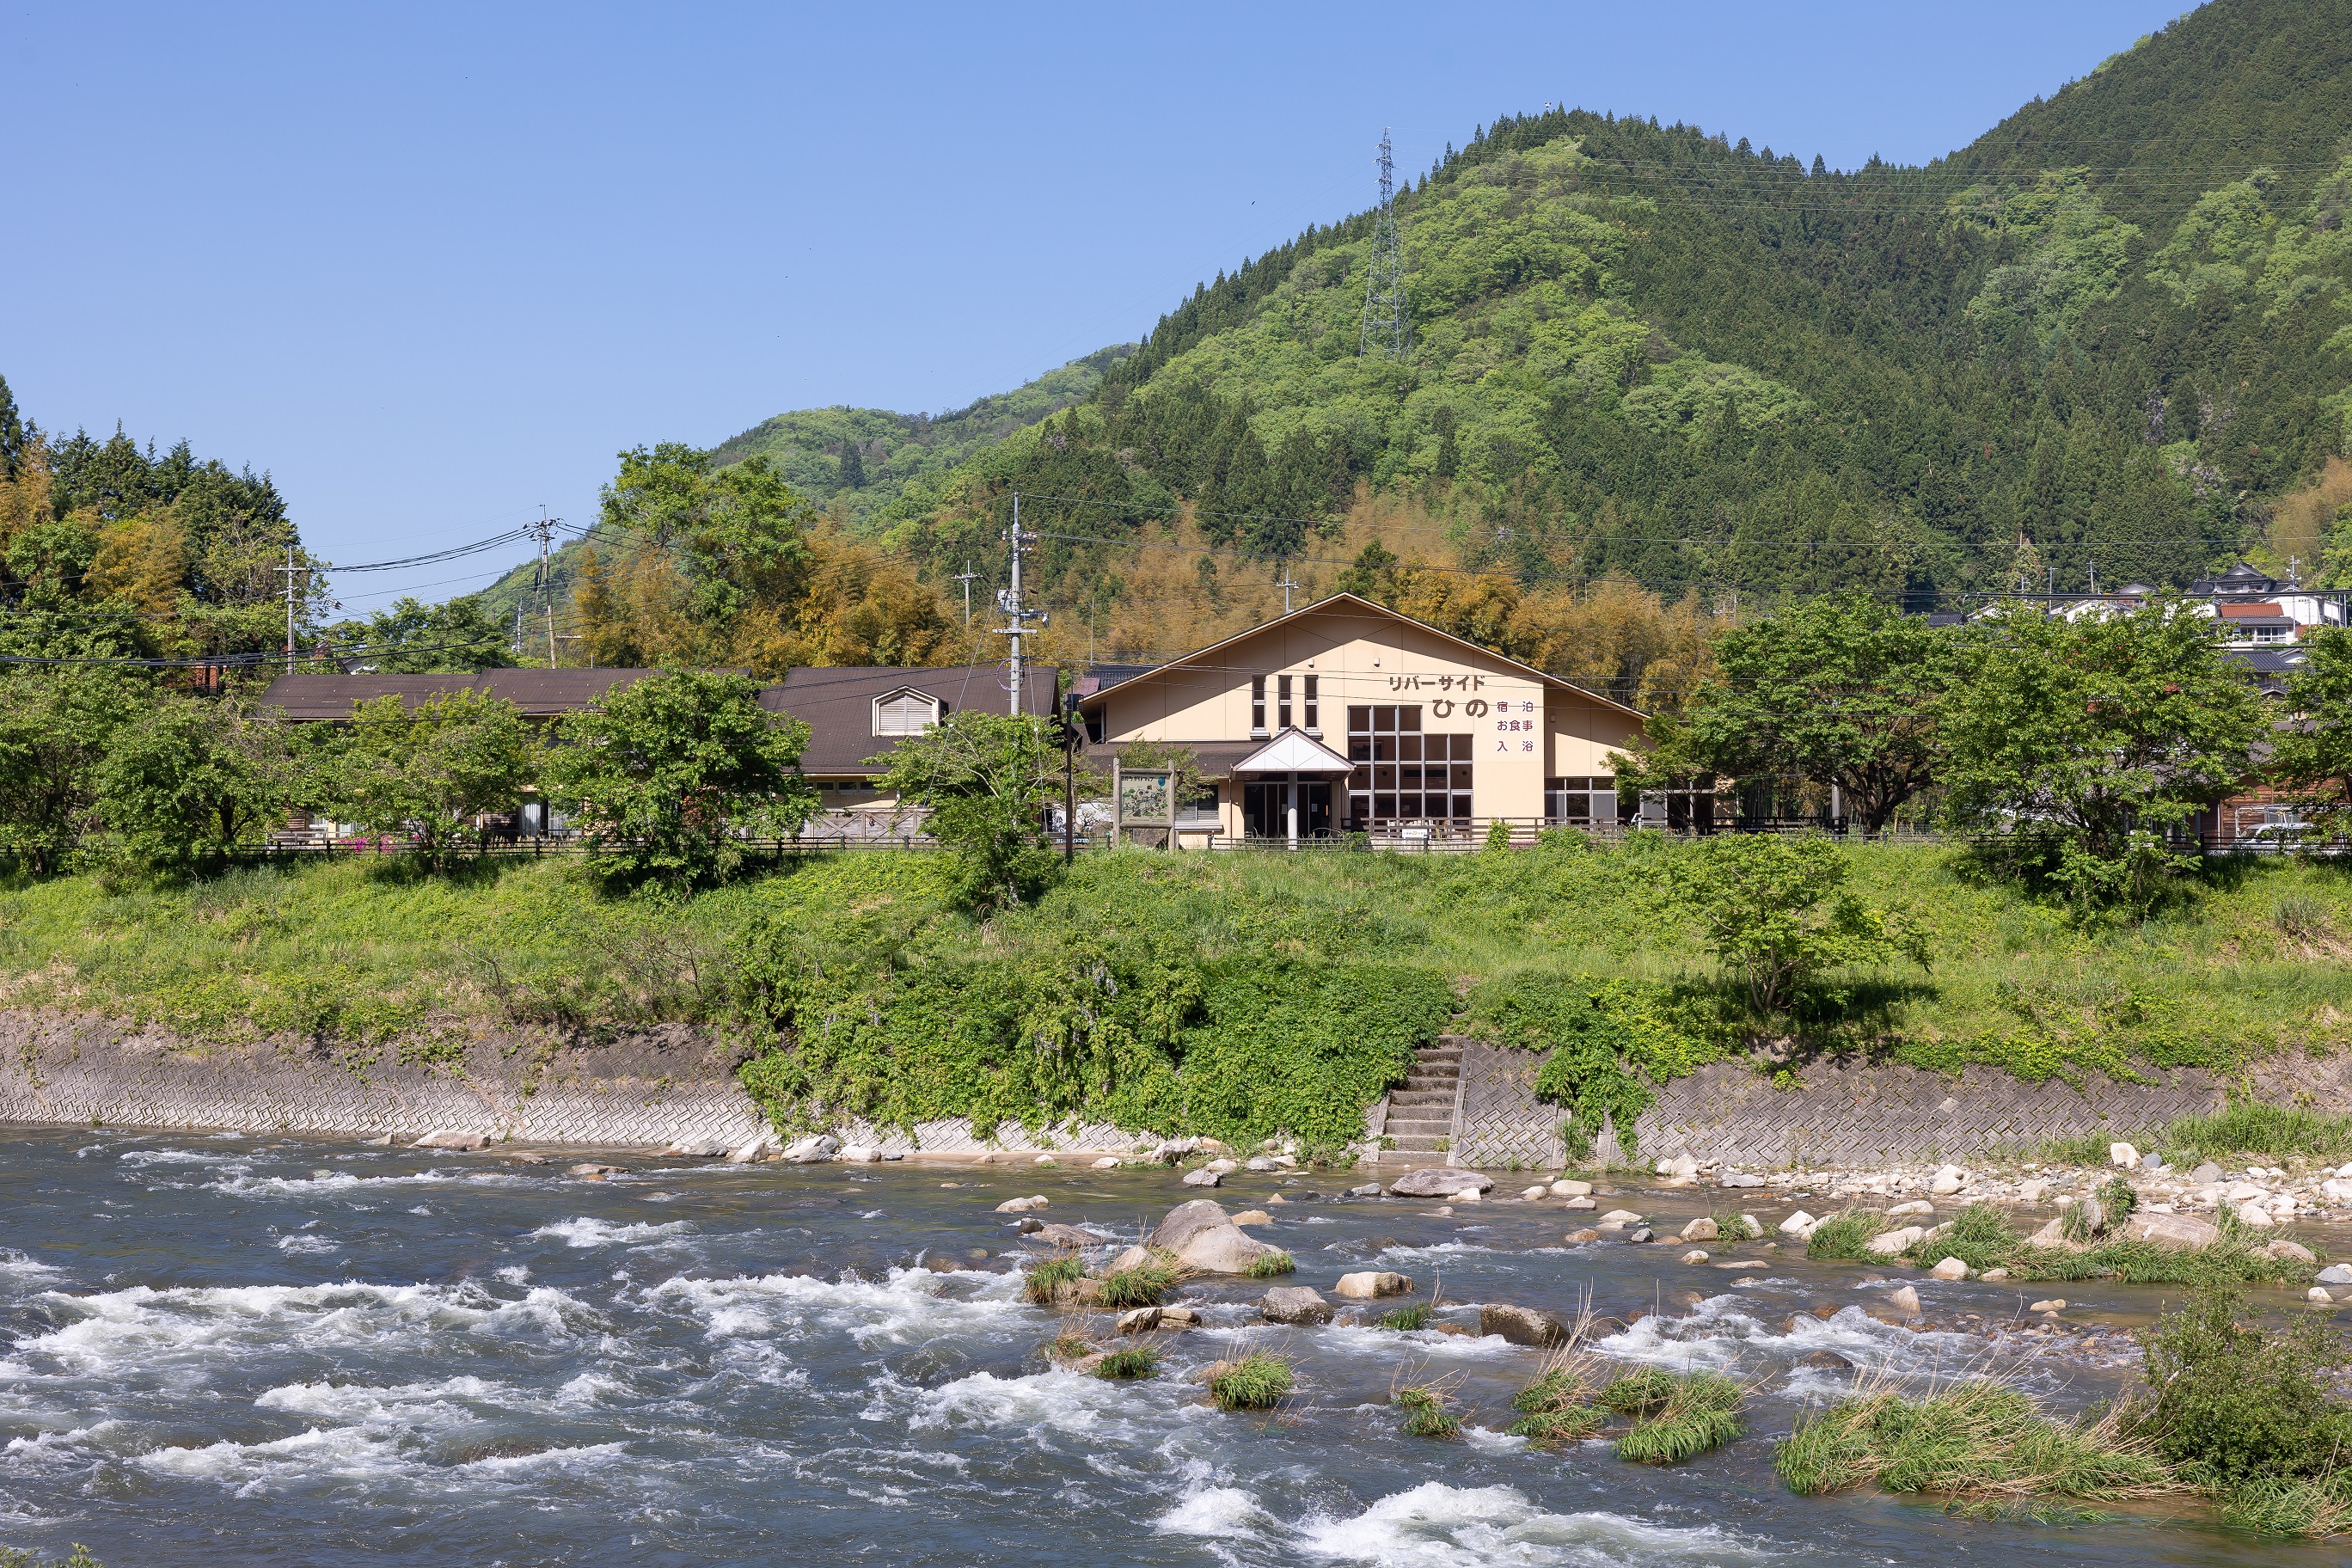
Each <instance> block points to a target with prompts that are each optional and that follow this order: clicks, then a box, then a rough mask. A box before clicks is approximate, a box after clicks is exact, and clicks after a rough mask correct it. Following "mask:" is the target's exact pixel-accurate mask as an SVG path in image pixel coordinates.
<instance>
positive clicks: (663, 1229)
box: [523, 1215, 694, 1247]
mask: <svg viewBox="0 0 2352 1568" xmlns="http://www.w3.org/2000/svg"><path fill="white" fill-rule="evenodd" d="M693 1230H694V1226H693V1224H692V1222H690V1221H688V1220H682V1219H674V1220H671V1221H669V1222H668V1223H667V1224H665V1225H656V1224H654V1223H653V1222H651V1221H650V1220H640V1221H638V1222H636V1223H635V1224H634V1225H626V1224H625V1225H614V1224H613V1223H612V1222H611V1221H609V1220H602V1219H598V1218H596V1217H595V1216H594V1215H581V1216H580V1217H578V1218H575V1219H566V1220H558V1221H556V1222H555V1223H554V1224H553V1225H543V1226H540V1227H539V1228H538V1229H537V1230H534V1231H530V1232H528V1233H527V1234H526V1235H525V1236H524V1238H523V1239H525V1240H526V1241H535V1240H537V1239H538V1238H539V1237H553V1238H554V1239H556V1240H559V1241H561V1242H562V1243H563V1244H564V1245H565V1246H566V1247H614V1246H626V1245H633V1244H636V1243H642V1242H649V1241H659V1240H662V1239H663V1238H664V1237H677V1236H687V1235H690V1234H692V1232H693Z"/></svg>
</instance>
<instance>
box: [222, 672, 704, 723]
mask: <svg viewBox="0 0 2352 1568" xmlns="http://www.w3.org/2000/svg"><path fill="white" fill-rule="evenodd" d="M658 673H659V672H658V671H656V670H651V669H484V670H475V671H467V670H457V671H455V672H453V673H450V674H446V675H281V676H279V677H278V679H275V680H273V681H271V682H270V683H269V689H268V690H267V691H265V692H263V693H262V694H261V700H262V702H263V704H264V705H266V706H268V707H272V708H282V709H284V710H286V716H287V717H288V718H289V719H308V720H334V719H348V718H350V717H351V716H352V703H354V702H368V701H373V700H374V699H376V698H379V697H397V698H399V699H400V700H401V701H402V703H403V704H404V705H405V706H407V707H410V708H414V707H415V706H416V705H417V704H419V703H421V702H425V701H428V700H431V699H433V698H436V697H439V696H442V695H443V694H445V693H447V692H452V691H478V692H481V693H482V694H483V695H484V696H486V697H498V698H503V699H504V700H507V701H509V702H511V703H513V704H514V705H515V706H516V707H518V708H520V709H521V710H523V713H524V714H525V715H526V716H527V717H530V718H534V719H551V718H554V717H555V716H557V715H558V714H562V713H570V712H572V711H574V710H578V709H582V708H585V707H587V706H588V705H589V704H590V703H592V702H593V701H595V700H597V699H598V698H600V697H602V696H604V694H605V693H606V692H608V691H610V690H612V689H614V687H618V686H626V685H628V684H629V683H630V682H632V681H636V680H642V679H645V678H646V676H648V675H655V674H658Z"/></svg>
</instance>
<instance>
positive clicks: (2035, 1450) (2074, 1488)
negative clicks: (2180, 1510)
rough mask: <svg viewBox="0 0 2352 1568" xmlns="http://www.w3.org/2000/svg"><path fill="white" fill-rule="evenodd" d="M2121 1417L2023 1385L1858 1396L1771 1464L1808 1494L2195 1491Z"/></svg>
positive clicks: (1976, 1496)
mask: <svg viewBox="0 0 2352 1568" xmlns="http://www.w3.org/2000/svg"><path fill="white" fill-rule="evenodd" d="M2124 1425H2125V1422H2124V1418H2123V1416H2122V1415H2121V1413H2120V1412H2118V1411H2115V1410H2110V1411H2108V1412H2107V1413H2106V1414H2105V1415H2103V1416H2101V1417H2099V1418H2098V1419H2096V1420H2091V1421H2076V1422H2069V1421H2060V1420H2056V1419H2053V1418H2052V1417H2050V1416H2047V1415H2042V1413H2041V1411H2040V1410H2039V1409H2038V1408H2037V1407H2036V1406H2035V1405H2034V1403H2033V1401H2032V1399H2031V1398H2029V1397H2028V1396H2027V1395H2025V1394H2022V1393H2021V1392H2019V1391H2018V1390H2017V1389H2014V1388H2011V1387H2009V1386H2007V1385H2006V1384H2000V1383H1993V1382H1971V1383H1963V1384H1957V1385H1955V1386H1953V1387H1951V1388H1949V1389H1947V1390H1945V1391H1944V1392H1943V1393H1941V1394H1931V1395H1929V1396H1928V1397H1927V1398H1924V1399H1917V1400H1912V1399H1906V1398H1904V1397H1902V1396H1901V1395H1900V1394H1895V1393H1892V1392H1885V1391H1882V1392H1876V1393H1868V1392H1865V1393H1860V1394H1853V1395H1851V1396H1849V1397H1847V1398H1844V1399H1842V1400H1839V1401H1838V1402H1837V1403H1836V1404H1834V1405H1831V1406H1830V1407H1829V1408H1828V1409H1826V1410H1824V1411H1822V1412H1821V1413H1819V1414H1818V1415H1811V1416H1808V1417H1806V1418H1805V1419H1804V1420H1801V1421H1800V1422H1799V1423H1798V1424H1797V1426H1796V1429H1795V1430H1794V1431H1792V1432H1791V1433H1790V1435H1789V1436H1787V1437H1785V1438H1783V1439H1782V1440H1781V1442H1780V1447H1778V1448H1777V1449H1776V1450H1775V1451H1774V1454H1773V1457H1772V1463H1773V1468H1775V1469H1777V1470H1778V1471H1779V1472H1780V1479H1781V1480H1782V1481H1784V1482H1786V1483H1787V1485H1788V1487H1789V1489H1790V1490H1791V1491H1794V1492H1798V1493H1800V1494H1801V1495H1804V1496H1808V1497H1811V1496H1816V1495H1819V1494H1821V1493H1824V1492H1833V1491H1843V1490H1846V1489H1851V1488H1853V1487H1859V1486H1865V1485H1869V1484H1871V1483H1873V1482H1875V1483H1876V1484H1877V1485H1878V1486H1880V1487H1881V1488H1883V1489H1885V1490H1887V1491H1892V1492H1922V1493H1930V1494H1935V1495H1938V1496H1942V1497H1947V1498H1950V1499H1954V1500H1990V1501H1994V1502H2000V1503H2011V1504H2015V1503H2022V1502H2027V1501H2030V1500H2035V1499H2045V1498H2072V1499H2076V1500H2084V1501H2090V1502H2122V1501H2127V1500H2135V1499H2141V1498H2152V1497H2158V1496H2162V1495H2163V1494H2165V1493H2167V1492H2177V1491H2181V1490H2184V1489H2185V1487H2184V1485H2183V1483H2182V1482H2181V1481H2180V1480H2179V1478H2177V1477H2176V1476H2175V1475H2174V1473H2173V1471H2172V1469H2171V1468H2170V1467H2169V1466H2168V1465H2167V1464H2166V1463H2165V1461H2164V1459H2163V1458H2162V1457H2161V1456H2160V1455H2158V1453H2157V1451H2156V1448H2155V1446H2154V1445H2153V1444H2152V1443H2150V1442H2148V1441H2146V1440H2144V1439H2141V1438H2138V1437H2133V1436H2126V1435H2125V1433H2124V1430H2123V1428H2124Z"/></svg>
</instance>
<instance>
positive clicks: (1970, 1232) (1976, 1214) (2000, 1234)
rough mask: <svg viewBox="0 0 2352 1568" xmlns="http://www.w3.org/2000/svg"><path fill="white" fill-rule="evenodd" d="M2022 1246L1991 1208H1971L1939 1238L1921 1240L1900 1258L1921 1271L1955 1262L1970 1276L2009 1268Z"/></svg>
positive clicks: (2005, 1220) (2002, 1217)
mask: <svg viewBox="0 0 2352 1568" xmlns="http://www.w3.org/2000/svg"><path fill="white" fill-rule="evenodd" d="M2023 1245H2024V1243H2023V1242H2022V1241H2021V1240H2020V1239H2019V1238H2018V1236H2017V1234H2016V1232H2014V1231H2012V1230H2011V1229H2010V1228H2009V1216H2008V1215H2004V1214H2002V1213H2001V1212H2000V1210H1999V1209H1998V1208H1995V1207H1994V1206H1993V1205H1990V1204H1970V1205H1969V1206H1968V1207H1966V1208H1964V1209H1962V1210H1961V1211H1960V1212H1959V1213H1958V1214H1957V1215H1953V1216H1952V1220H1951V1228H1950V1229H1949V1230H1947V1231H1945V1232H1944V1233H1943V1234H1942V1235H1941V1236H1929V1237H1921V1238H1920V1239H1919V1240H1917V1241H1916V1242H1914V1243H1913V1244H1912V1246H1911V1249H1910V1250H1909V1251H1908V1252H1906V1253H1905V1254H1904V1255H1903V1256H1904V1257H1906V1258H1909V1259H1910V1260H1911V1261H1912V1262H1914V1263H1916V1264H1917V1265H1918V1266H1919V1267H1920V1268H1934V1267H1935V1266H1936V1265H1937V1264H1938V1263H1941V1262H1942V1261H1943V1260H1944V1259H1945V1258H1958V1259H1959V1260H1960V1261H1961V1262H1963V1263H1965V1264H1967V1265H1968V1266H1969V1269H1970V1270H1971V1271H1972V1272H1975V1273H1979V1274H1981V1273H1983V1272H1984V1271H1985V1270H1986V1269H1988V1268H2012V1267H2013V1264H2014V1261H2015V1259H2016V1257H2017V1253H2018V1249H2019V1248H2020V1247H2022V1246H2023Z"/></svg>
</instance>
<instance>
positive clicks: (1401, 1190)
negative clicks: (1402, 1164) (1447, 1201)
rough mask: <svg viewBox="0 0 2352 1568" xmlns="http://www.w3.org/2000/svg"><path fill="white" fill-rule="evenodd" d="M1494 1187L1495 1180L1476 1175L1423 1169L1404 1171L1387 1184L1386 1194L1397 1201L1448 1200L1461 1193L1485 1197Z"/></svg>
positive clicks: (1442, 1167) (1430, 1167) (1439, 1167)
mask: <svg viewBox="0 0 2352 1568" xmlns="http://www.w3.org/2000/svg"><path fill="white" fill-rule="evenodd" d="M1494 1184H1495V1178H1494V1177H1492V1176H1488V1175H1483V1174H1481V1173H1478V1172H1476V1171H1457V1170H1454V1169H1452V1168H1451V1167H1449V1166H1445V1165H1423V1167H1421V1169H1419V1170H1417V1171H1407V1172H1406V1173H1404V1174H1403V1175H1402V1176H1399V1177H1398V1178H1397V1179H1396V1180H1395V1181H1393V1182H1391V1183H1390V1184H1389V1192H1390V1194H1391V1195H1392V1196H1395V1197H1400V1198H1450V1197H1453V1196H1454V1195H1455V1194H1461V1193H1484V1192H1485V1191H1486V1189H1487V1188H1489V1187H1491V1186H1493V1185H1494Z"/></svg>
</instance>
